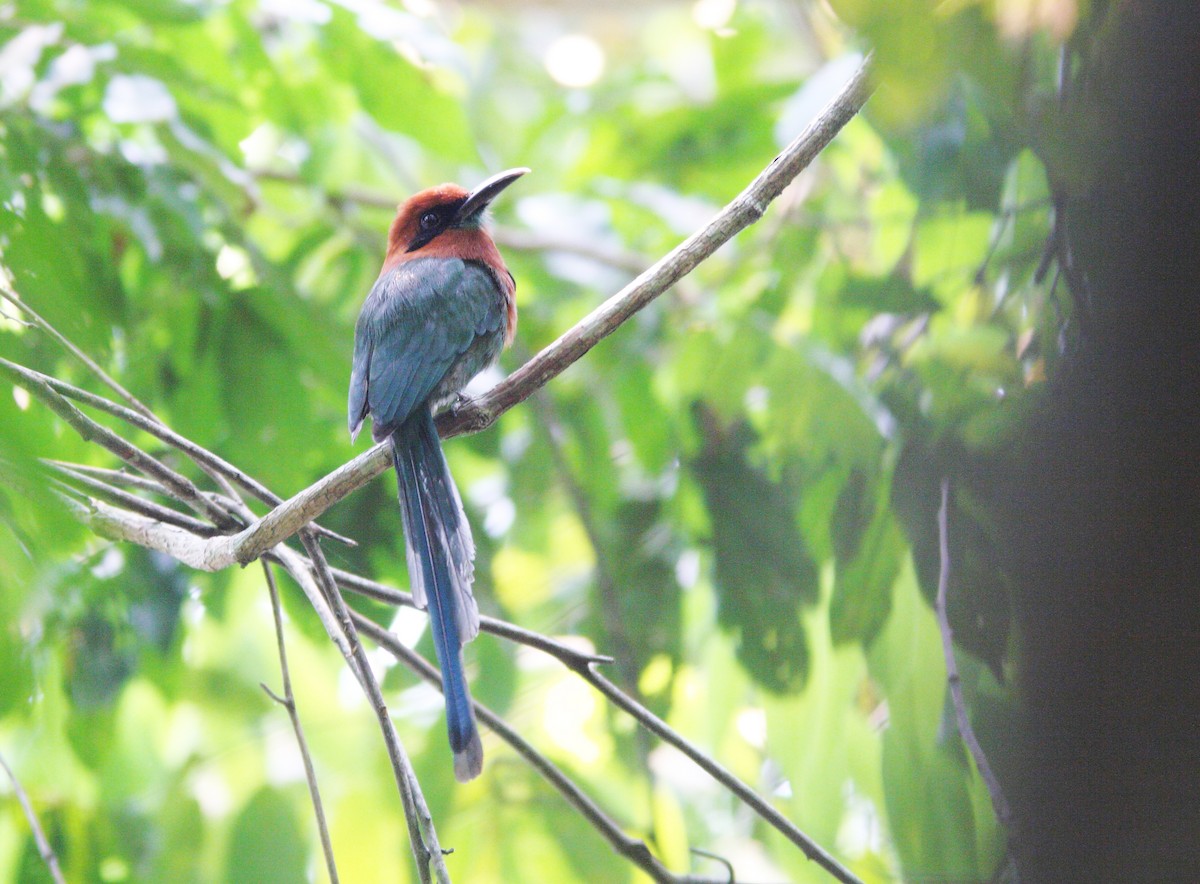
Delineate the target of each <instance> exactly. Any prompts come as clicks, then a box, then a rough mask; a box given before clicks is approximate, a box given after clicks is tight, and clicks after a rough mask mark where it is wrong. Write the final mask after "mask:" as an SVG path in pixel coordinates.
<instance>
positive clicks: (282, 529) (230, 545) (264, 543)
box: [10, 58, 871, 570]
mask: <svg viewBox="0 0 1200 884" xmlns="http://www.w3.org/2000/svg"><path fill="white" fill-rule="evenodd" d="M869 73H870V59H869V58H868V59H867V60H865V61H864V62H863V64H862V66H861V67H860V68H859V69H858V71H857V72H856V73H855V74H854V76H853V77H851V78H850V80H849V81H848V82H847V83H846V85H845V86H844V87H843V89H842V91H841V92H840V93H839V94H838V95H837V96H836V97H835V98H834V99H833V100H832V101H831V102H830V103H829V105H828V106H827V107H826V108H825V110H824V111H822V113H821V114H820V115H819V116H818V117H817V118H816V119H815V120H813V121H812V122H811V123H810V124H809V125H808V127H807V128H806V129H805V130H804V131H803V132H802V133H801V134H800V135H799V136H798V137H797V138H796V139H795V140H794V141H793V142H792V143H791V144H789V145H788V146H787V148H785V149H784V150H783V152H782V153H780V154H779V155H778V156H777V157H776V158H775V159H774V160H773V161H772V162H771V164H770V165H769V166H767V168H766V169H764V170H763V171H762V172H761V173H760V174H759V175H758V177H757V178H755V179H754V181H753V182H751V183H750V185H749V186H748V187H747V188H746V189H745V190H743V191H742V192H741V194H739V195H738V196H737V197H736V198H735V199H734V200H733V201H732V202H730V203H729V204H728V205H727V206H725V208H724V209H722V210H721V211H720V212H718V213H717V215H716V217H714V218H713V219H712V221H710V222H709V223H708V224H707V225H705V226H704V227H703V228H702V229H700V230H699V231H697V232H696V233H694V234H692V235H691V236H690V237H688V238H687V239H686V240H684V242H682V243H681V244H680V245H679V246H677V247H676V248H675V249H673V250H672V251H671V252H670V253H669V254H667V256H666V257H664V258H662V259H661V260H660V261H658V262H657V263H656V264H655V265H654V266H653V267H651V268H650V269H649V270H647V271H645V272H644V273H642V274H641V275H640V276H638V278H637V279H635V280H633V282H631V283H630V284H629V285H627V286H626V287H625V288H624V289H622V290H621V291H620V292H618V293H617V294H615V295H613V296H612V297H611V298H609V299H608V300H607V301H605V302H604V303H603V304H601V305H600V306H599V307H597V308H596V309H595V310H593V311H592V312H591V313H590V314H588V315H587V316H586V317H584V318H583V319H581V320H580V321H579V322H578V323H576V324H575V325H574V326H573V327H572V328H571V329H569V330H568V331H567V332H565V333H564V334H563V335H561V336H560V337H559V338H558V339H557V340H556V341H554V342H553V343H552V344H550V345H549V346H547V347H546V348H545V349H543V350H542V351H541V352H539V353H538V354H537V355H536V356H534V357H533V358H532V359H530V360H529V361H528V362H526V363H525V364H524V365H522V366H521V367H520V368H519V369H517V370H516V371H515V372H513V373H512V374H511V375H509V376H508V377H507V378H505V379H504V380H503V381H501V382H500V383H499V384H497V385H496V386H495V387H493V388H492V389H491V390H489V391H488V392H486V393H484V394H482V395H480V396H478V397H475V398H473V399H468V400H466V401H465V402H464V403H461V404H459V405H458V406H456V407H455V408H453V409H451V410H449V411H446V412H443V413H442V414H440V415H439V416H438V429H439V431H440V432H441V434H442V435H443V436H447V437H448V436H455V435H459V434H462V433H474V432H478V431H480V430H483V429H486V428H487V427H489V426H491V425H492V424H493V423H495V421H496V419H497V418H499V416H500V415H501V414H503V413H504V412H506V411H508V409H510V408H512V407H513V406H514V405H517V404H519V403H520V402H523V401H524V400H525V399H527V398H529V396H531V395H532V394H533V393H534V391H535V390H538V389H540V388H541V387H543V386H545V384H546V383H547V382H548V381H550V380H551V379H552V378H554V377H557V376H558V375H559V374H561V373H562V372H563V371H564V370H566V369H567V368H568V367H569V366H570V365H573V364H574V363H575V362H577V361H578V360H579V359H580V358H582V357H583V355H584V354H586V353H587V352H588V351H589V350H590V349H591V348H592V347H594V346H595V345H596V344H598V343H599V342H600V341H602V340H603V339H604V338H606V337H607V336H608V335H610V334H612V333H613V332H614V331H616V329H617V328H619V327H620V326H621V324H622V323H624V322H625V321H626V320H627V319H629V318H630V317H631V316H633V314H635V313H636V312H637V311H639V310H641V309H642V308H643V307H645V306H646V305H647V304H649V303H650V302H651V301H652V300H654V298H656V297H657V296H658V295H660V294H662V292H664V291H666V290H667V289H668V288H670V287H671V286H672V285H674V284H675V283H676V282H677V281H678V280H679V279H680V278H682V277H683V276H685V275H686V274H687V273H690V272H691V271H692V270H693V269H695V268H696V266H697V265H699V264H700V262H701V261H703V260H704V259H705V258H707V257H709V256H710V255H711V254H712V253H713V252H715V251H716V250H717V249H718V248H719V247H720V246H721V245H723V244H724V243H726V242H728V241H729V240H730V239H732V238H733V236H734V235H735V234H737V233H738V232H739V231H741V230H743V229H745V228H746V227H748V226H750V225H751V224H753V223H754V222H755V221H757V220H758V219H759V218H761V217H762V215H763V213H764V212H765V211H766V209H767V206H768V205H769V204H770V203H771V201H772V200H774V199H775V198H776V197H777V196H778V195H779V194H780V193H781V192H782V191H783V189H784V188H785V187H786V186H787V185H788V184H789V183H790V182H791V181H792V180H793V179H794V178H795V177H796V176H797V175H798V174H799V173H800V172H801V171H802V170H803V169H804V168H806V167H807V166H808V164H809V163H811V162H812V160H813V158H815V157H816V156H817V154H818V153H820V151H821V150H822V149H824V147H825V146H826V145H827V144H829V142H830V141H831V140H832V139H833V137H834V136H835V135H836V134H837V133H838V132H839V131H840V130H841V128H842V127H843V126H844V125H845V124H846V123H847V122H849V120H850V119H851V118H852V117H853V116H854V115H855V114H856V113H858V111H859V109H861V107H862V106H863V104H864V103H865V102H866V100H867V98H868V97H869V96H870V94H871V85H870V82H869ZM10 364H11V363H10ZM18 368H20V367H19V366H18ZM21 370H22V371H23V372H26V373H28V371H29V370H28V369H21ZM31 392H32V391H31ZM64 404H65V403H64ZM72 408H73V406H72ZM76 412H77V410H76ZM387 444H388V443H386V442H381V443H379V444H378V445H375V446H374V447H373V448H371V449H369V450H368V451H366V452H364V453H363V454H360V455H359V456H358V457H356V458H354V459H353V460H351V461H349V462H348V463H346V464H344V465H343V466H341V467H339V468H338V469H337V470H335V471H334V472H332V473H330V474H329V475H327V476H325V477H324V478H323V479H321V480H319V481H318V482H317V483H316V484H314V485H312V486H310V487H308V488H306V489H305V490H303V491H301V492H300V493H299V494H297V495H295V496H293V497H292V498H290V499H289V500H287V501H285V502H283V503H282V504H280V505H278V506H277V507H276V508H275V509H273V510H272V511H271V512H269V513H267V515H265V516H263V517H262V519H260V520H259V521H257V522H255V523H254V524H252V525H250V526H249V527H247V528H246V529H244V530H243V531H241V532H240V533H239V534H236V535H232V536H231V537H218V538H213V539H212V540H210V541H209V544H210V545H211V546H210V549H209V551H208V553H207V554H206V556H205V557H204V560H205V561H206V562H207V564H206V566H205V570H218V569H220V568H224V567H227V566H228V565H230V564H232V563H234V562H237V563H238V564H242V565H244V564H246V563H248V562H251V561H253V560H254V559H255V558H257V557H258V556H259V555H261V554H262V553H263V552H264V551H265V550H267V549H269V548H271V547H273V546H275V545H276V544H278V543H280V542H282V541H283V540H286V539H287V538H288V537H290V536H291V535H293V534H295V533H296V532H297V531H298V530H299V529H300V528H301V527H302V526H304V525H305V524H307V523H308V522H310V521H312V520H313V519H315V518H316V517H317V516H319V515H320V514H321V513H323V512H325V510H327V509H328V508H329V507H331V506H333V504H335V503H336V502H337V501H339V500H341V499H342V498H344V497H346V496H347V495H349V494H350V493H352V492H353V491H355V490H357V489H358V488H361V487H362V486H363V485H365V484H366V483H367V482H369V481H371V480H372V479H374V478H375V477H376V476H378V475H380V474H382V473H383V472H384V471H386V470H387V469H388V467H389V466H390V465H391V459H390V457H389V456H388V451H387Z"/></svg>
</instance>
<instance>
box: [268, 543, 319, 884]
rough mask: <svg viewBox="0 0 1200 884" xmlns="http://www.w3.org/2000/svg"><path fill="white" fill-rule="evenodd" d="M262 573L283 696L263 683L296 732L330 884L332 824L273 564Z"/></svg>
mask: <svg viewBox="0 0 1200 884" xmlns="http://www.w3.org/2000/svg"><path fill="white" fill-rule="evenodd" d="M262 569H263V576H264V577H266V580H267V591H268V592H269V593H270V594H271V613H272V615H273V616H274V618H275V642H276V644H278V645H279V672H280V677H281V678H282V680H283V696H282V697H280V696H277V695H276V694H275V693H274V692H273V691H272V690H271V689H270V688H268V687H267V686H266V685H263V686H262V687H263V690H264V691H266V692H267V694H268V696H270V697H271V699H272V700H274V701H275V702H276V703H278V704H279V705H281V706H282V707H283V708H284V709H286V710H287V714H288V718H289V719H291V722H292V731H293V732H294V733H295V734H296V745H297V747H298V748H299V749H300V758H301V759H302V760H303V762H304V778H305V779H306V780H307V781H308V794H309V796H310V797H311V798H312V805H313V814H314V815H315V816H316V818H317V833H318V834H319V836H320V838H321V852H322V853H323V854H324V855H325V869H326V871H327V872H328V873H329V881H330V884H338V871H337V863H336V862H335V861H334V858H333V842H332V841H331V840H330V838H329V826H328V824H327V823H326V822H325V806H324V805H323V804H322V803H321V790H320V788H319V787H318V785H317V772H316V770H315V769H314V768H313V762H312V755H311V754H310V753H309V751H308V740H306V739H305V738H304V727H303V726H302V725H301V724H300V713H299V712H298V711H297V710H296V696H295V694H293V693H292V675H291V672H290V671H289V670H288V661H287V646H286V645H285V643H284V640H283V608H282V606H281V605H280V603H279V588H278V587H277V586H276V585H275V575H274V574H272V573H271V566H270V565H269V564H268V563H267V562H263V563H262Z"/></svg>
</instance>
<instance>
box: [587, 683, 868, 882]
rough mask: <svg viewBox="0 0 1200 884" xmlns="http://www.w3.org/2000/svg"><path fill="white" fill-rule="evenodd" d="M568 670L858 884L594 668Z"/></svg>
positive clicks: (818, 858)
mask: <svg viewBox="0 0 1200 884" xmlns="http://www.w3.org/2000/svg"><path fill="white" fill-rule="evenodd" d="M572 669H573V671H574V672H576V673H577V674H578V675H579V676H580V677H581V678H582V679H583V680H584V681H586V682H587V683H588V684H590V685H591V686H592V687H594V688H595V689H596V690H598V691H599V692H600V693H602V694H603V695H604V696H605V697H607V698H608V699H609V701H610V702H611V703H612V704H613V705H614V706H616V707H618V708H619V709H621V710H623V711H624V712H626V713H628V714H629V715H630V716H632V717H633V718H634V719H635V720H636V721H637V722H638V723H639V724H640V725H642V727H644V728H646V729H647V730H649V731H650V732H651V733H653V734H654V735H655V736H657V737H659V738H660V739H661V740H662V741H663V742H664V743H669V744H670V745H672V746H674V747H675V748H676V749H678V750H679V751H680V752H682V753H683V754H684V755H686V756H687V757H688V758H690V759H691V760H692V761H693V762H695V764H696V765H697V766H699V767H700V768H701V769H703V770H704V772H705V773H707V774H708V775H709V776H710V777H712V778H713V779H714V780H716V781H717V782H718V783H720V784H721V785H722V786H724V787H725V788H726V789H728V790H729V791H730V792H732V793H733V794H734V795H736V796H737V797H738V798H739V799H740V800H741V801H742V803H744V804H746V805H747V806H748V807H749V808H750V809H751V810H753V811H754V812H755V813H756V814H758V815H759V816H760V817H762V819H763V820H764V821H766V822H767V823H769V824H770V825H771V826H772V827H773V828H775V829H776V830H777V831H778V832H779V833H780V834H782V835H783V836H784V837H785V838H787V839H788V840H789V841H791V842H792V843H793V844H795V845H796V846H797V847H799V848H800V849H801V850H802V851H803V852H804V855H805V856H807V857H808V858H809V859H810V860H812V861H813V862H815V863H816V864H817V865H819V866H820V867H821V868H823V869H825V871H827V872H829V874H831V875H833V877H834V878H835V879H837V880H838V881H842V882H844V884H862V882H861V881H860V880H859V878H858V877H857V876H856V875H855V874H854V873H853V872H851V871H850V870H849V869H847V868H846V867H845V866H843V865H842V864H841V863H839V862H838V861H837V860H836V859H834V858H833V856H832V855H831V854H830V853H829V852H828V851H826V850H825V848H823V847H821V845H819V844H817V842H815V841H813V840H812V839H811V838H809V837H808V836H807V835H805V834H804V833H803V832H802V831H800V829H799V828H798V827H797V826H796V824H795V823H793V822H792V821H791V820H789V819H788V818H787V817H785V816H784V815H783V814H781V813H780V812H779V811H778V810H776V809H775V808H774V807H773V806H772V805H771V804H770V802H768V801H767V800H766V799H765V798H763V797H762V796H761V795H759V794H758V793H757V792H755V791H754V790H753V789H751V788H750V787H749V786H748V785H746V783H744V782H742V781H741V780H740V779H738V777H737V776H736V775H735V774H734V773H733V772H732V771H730V770H729V769H728V768H726V767H725V766H724V765H722V764H721V763H720V762H719V761H717V760H716V759H715V758H712V757H710V756H708V755H706V754H705V753H704V752H702V751H701V750H700V749H699V747H697V746H696V745H695V744H694V743H692V742H690V741H689V740H687V739H686V738H685V737H683V735H682V734H680V733H679V732H678V731H675V730H672V729H671V726H670V725H668V724H667V723H666V722H665V721H663V720H662V719H661V718H659V717H658V716H657V715H655V714H654V713H653V712H651V711H650V710H649V709H647V708H646V707H645V706H643V705H641V704H640V703H638V702H636V701H635V700H634V699H633V698H632V697H630V696H629V695H628V694H626V693H625V692H624V691H622V690H621V689H620V688H619V687H617V686H616V685H615V684H613V683H612V682H611V681H609V680H608V679H607V678H605V677H604V676H603V675H601V674H600V673H599V672H597V671H596V667H595V666H594V665H592V664H588V665H587V666H586V667H583V668H582V669H581V668H577V667H572Z"/></svg>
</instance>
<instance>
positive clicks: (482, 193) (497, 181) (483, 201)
mask: <svg viewBox="0 0 1200 884" xmlns="http://www.w3.org/2000/svg"><path fill="white" fill-rule="evenodd" d="M528 171H529V170H528V169H526V168H524V167H522V168H520V169H509V170H508V171H507V172H499V173H497V174H495V175H493V176H492V177H491V178H489V179H488V180H487V181H484V182H483V183H482V184H480V185H479V186H478V187H476V188H475V189H474V190H472V191H471V193H470V194H468V196H467V201H466V202H465V203H463V204H462V205H461V206H459V207H458V211H457V212H455V213H454V222H455V223H456V224H457V223H460V222H463V221H467V220H468V219H470V218H474V217H475V216H476V215H478V214H479V213H480V212H482V211H483V210H484V209H486V208H487V207H488V204H489V203H490V202H491V201H492V200H494V199H495V198H496V197H498V196H499V195H500V191H502V190H504V188H506V187H508V185H510V184H512V183H513V182H514V181H516V180H517V179H518V178H520V177H521V176H522V175H524V174H525V173H526V172H528Z"/></svg>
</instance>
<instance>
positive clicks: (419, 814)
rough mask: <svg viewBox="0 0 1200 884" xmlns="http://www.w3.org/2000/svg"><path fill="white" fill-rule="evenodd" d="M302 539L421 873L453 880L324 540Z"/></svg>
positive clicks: (425, 878) (441, 881)
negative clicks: (375, 730) (369, 716)
mask: <svg viewBox="0 0 1200 884" xmlns="http://www.w3.org/2000/svg"><path fill="white" fill-rule="evenodd" d="M300 540H301V542H302V543H303V544H304V549H305V550H306V551H307V552H308V556H309V561H310V562H311V564H312V569H313V572H314V574H315V575H316V578H317V581H318V583H319V584H320V586H321V591H322V593H323V594H324V596H325V598H327V599H328V600H329V604H330V605H331V606H332V607H333V610H334V613H335V615H336V616H337V619H338V622H339V623H340V624H341V629H342V633H343V634H344V635H345V636H346V638H347V639H349V641H350V653H351V655H352V657H353V660H350V659H347V662H350V663H352V664H353V665H356V666H357V668H358V672H359V683H360V684H361V685H362V688H363V691H364V692H365V693H366V695H367V699H368V700H369V701H370V703H371V708H372V709H373V710H374V711H375V716H376V718H378V719H379V726H380V728H381V729H382V731H383V740H384V743H385V744H386V746H387V752H388V759H389V760H390V761H391V763H392V773H393V774H394V775H395V777H396V785H397V786H398V787H399V789H400V800H401V802H402V803H403V805H404V818H405V821H406V822H407V823H408V835H409V844H410V846H411V848H412V852H413V858H414V859H415V860H416V863H417V873H418V875H419V876H420V879H421V881H422V884H426V882H429V881H431V880H432V879H431V878H430V867H431V866H432V870H433V873H434V874H435V875H436V876H437V880H438V884H450V874H449V872H447V871H446V858H445V856H444V855H443V854H442V849H441V846H440V845H439V844H438V838H437V830H436V829H435V828H434V826H433V816H432V815H431V814H430V813H429V808H428V806H426V804H425V796H424V795H422V794H421V786H420V783H419V782H418V781H417V775H416V773H415V772H414V771H413V769H412V762H410V761H409V759H408V753H407V752H405V751H404V746H403V744H401V742H400V735H399V734H397V733H396V725H395V723H394V722H393V721H392V717H391V715H390V714H389V713H388V708H387V704H386V703H385V702H384V699H383V691H382V690H381V689H380V687H379V682H378V680H376V678H375V673H374V672H373V671H372V669H371V664H370V662H369V661H368V660H367V654H366V651H365V650H363V646H362V642H360V641H359V640H358V632H357V630H356V629H355V628H354V621H353V619H352V618H351V616H350V609H349V608H347V607H346V602H345V600H344V599H343V598H342V594H341V593H340V592H339V591H338V588H337V584H336V583H335V582H334V579H333V574H332V573H331V572H330V569H329V564H328V562H326V561H325V553H324V552H323V551H322V550H321V544H320V542H319V541H318V540H317V539H316V537H315V536H314V535H313V533H312V532H311V531H308V530H305V531H302V532H301V533H300Z"/></svg>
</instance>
